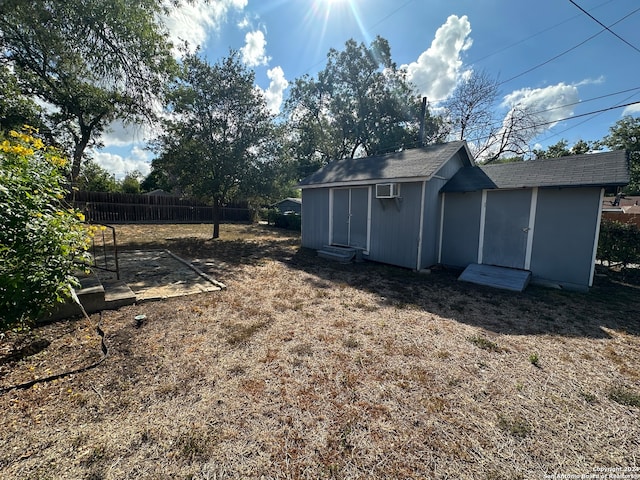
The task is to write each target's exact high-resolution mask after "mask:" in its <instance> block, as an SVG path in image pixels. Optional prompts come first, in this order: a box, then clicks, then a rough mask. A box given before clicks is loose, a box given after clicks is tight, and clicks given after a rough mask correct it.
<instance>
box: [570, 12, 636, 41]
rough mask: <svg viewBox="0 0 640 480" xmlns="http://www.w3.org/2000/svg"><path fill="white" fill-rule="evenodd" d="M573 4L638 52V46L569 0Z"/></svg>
mask: <svg viewBox="0 0 640 480" xmlns="http://www.w3.org/2000/svg"><path fill="white" fill-rule="evenodd" d="M569 1H570V2H571V3H572V4H573V5H575V6H576V7H578V9H580V11H581V12H582V13H584V14H585V15H587V16H588V17H589V18H590V19H591V20H593V21H594V22H596V23H597V24H598V25H600V26H601V27H604V28H605V29H606V30H607V31H608V32H609V33H611V34H613V35H615V36H616V37H617V38H619V39H620V40H622V41H623V42H624V43H626V44H627V45H629V46H630V47H631V48H633V49H634V50H635V51H636V52H638V53H640V49H638V47H636V46H635V45H632V44H631V43H629V42H627V41H626V40H625V39H624V38H622V37H621V36H620V35H618V34H617V33H616V32H614V31H613V30H611V29H610V28H609V27H607V26H606V25H605V24H604V23H602V22H601V21H600V20H598V19H597V18H596V17H594V16H593V15H591V14H590V13H589V12H587V11H586V10H585V9H584V8H582V7H581V6H580V5H578V4H577V3H576V2H574V1H573V0H569Z"/></svg>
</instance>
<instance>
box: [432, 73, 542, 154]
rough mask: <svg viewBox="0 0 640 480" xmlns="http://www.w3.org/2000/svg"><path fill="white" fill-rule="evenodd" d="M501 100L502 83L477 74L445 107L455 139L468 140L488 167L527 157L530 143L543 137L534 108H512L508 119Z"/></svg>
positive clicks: (464, 84) (508, 113) (459, 86)
mask: <svg viewBox="0 0 640 480" xmlns="http://www.w3.org/2000/svg"><path fill="white" fill-rule="evenodd" d="M499 96H500V90H499V82H498V81H497V80H496V79H495V78H493V77H491V76H490V75H489V74H488V73H487V72H485V71H483V70H479V71H475V70H474V71H473V72H472V73H471V74H470V75H469V76H468V77H466V78H465V79H464V80H463V81H462V82H460V83H459V84H458V86H457V87H456V88H455V90H454V91H453V93H452V94H451V96H450V97H449V98H448V99H447V100H446V101H445V102H444V103H443V106H444V108H445V110H446V112H447V113H446V117H447V119H448V122H449V128H450V130H451V136H453V137H454V138H457V139H460V140H467V141H468V143H469V147H470V149H471V151H472V153H473V154H474V157H475V158H476V159H478V160H480V161H481V162H484V163H488V162H493V161H495V160H497V159H499V158H500V157H503V156H505V155H511V156H513V155H515V156H523V155H525V154H527V153H528V150H529V147H528V145H529V142H530V141H531V140H532V139H533V138H534V137H535V136H536V135H537V134H539V133H540V127H539V126H538V125H539V124H540V123H541V122H540V118H539V117H538V116H537V115H536V114H535V113H534V112H532V111H531V109H530V108H527V107H523V106H522V105H512V106H510V107H509V111H508V112H507V113H506V115H505V114H504V113H500V110H499V109H496V102H497V101H498V99H499ZM500 115H502V116H500Z"/></svg>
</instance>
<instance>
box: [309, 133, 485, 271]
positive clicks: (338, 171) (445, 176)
mask: <svg viewBox="0 0 640 480" xmlns="http://www.w3.org/2000/svg"><path fill="white" fill-rule="evenodd" d="M472 164H473V160H472V156H471V153H470V152H469V149H468V148H467V144H466V142H463V141H457V142H450V143H445V144H440V145H432V146H428V147H424V148H416V149H411V150H405V151H401V152H395V153H390V154H385V155H376V156H372V157H366V158H357V159H345V160H338V161H334V162H332V163H330V164H328V165H326V166H325V167H323V168H322V169H320V170H318V171H317V172H315V173H313V174H312V175H310V176H309V177H307V178H305V179H304V180H302V181H301V182H300V184H299V185H298V186H299V188H301V189H302V246H304V247H308V248H312V249H316V250H321V249H323V248H324V247H325V246H327V245H333V246H339V247H351V248H354V249H357V250H358V251H359V253H360V254H361V255H362V257H363V258H366V259H369V260H373V261H377V262H383V263H388V264H392V265H398V266H401V267H407V268H411V269H416V270H421V269H423V268H425V267H427V266H430V265H433V264H435V263H436V262H437V260H438V245H439V239H440V211H441V195H440V190H441V188H442V187H443V186H444V185H445V184H446V183H447V181H449V179H451V177H453V176H454V175H455V174H456V173H457V172H458V170H460V169H461V168H463V167H471V166H472Z"/></svg>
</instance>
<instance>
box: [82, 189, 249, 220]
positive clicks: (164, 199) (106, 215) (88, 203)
mask: <svg viewBox="0 0 640 480" xmlns="http://www.w3.org/2000/svg"><path fill="white" fill-rule="evenodd" d="M69 200H70V201H71V203H73V206H74V207H75V208H77V209H79V210H81V211H82V212H83V213H84V215H85V217H86V220H87V221H88V222H91V223H104V224H109V223H209V222H213V207H212V206H211V205H207V204H205V203H202V202H198V201H195V200H191V199H185V198H182V197H177V196H172V195H138V194H125V193H106V192H75V195H74V198H71V199H69ZM251 218H252V215H251V210H250V209H249V208H248V205H247V203H246V202H239V203H235V204H232V205H227V206H224V207H222V208H221V209H220V221H222V222H248V221H251Z"/></svg>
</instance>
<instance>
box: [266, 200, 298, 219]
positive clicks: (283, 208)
mask: <svg viewBox="0 0 640 480" xmlns="http://www.w3.org/2000/svg"><path fill="white" fill-rule="evenodd" d="M271 208H275V209H277V210H278V211H279V212H280V213H286V212H293V213H296V214H298V215H300V213H301V210H302V199H300V198H294V197H288V198H285V199H283V200H280V201H279V202H276V203H274V204H272V205H271Z"/></svg>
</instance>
